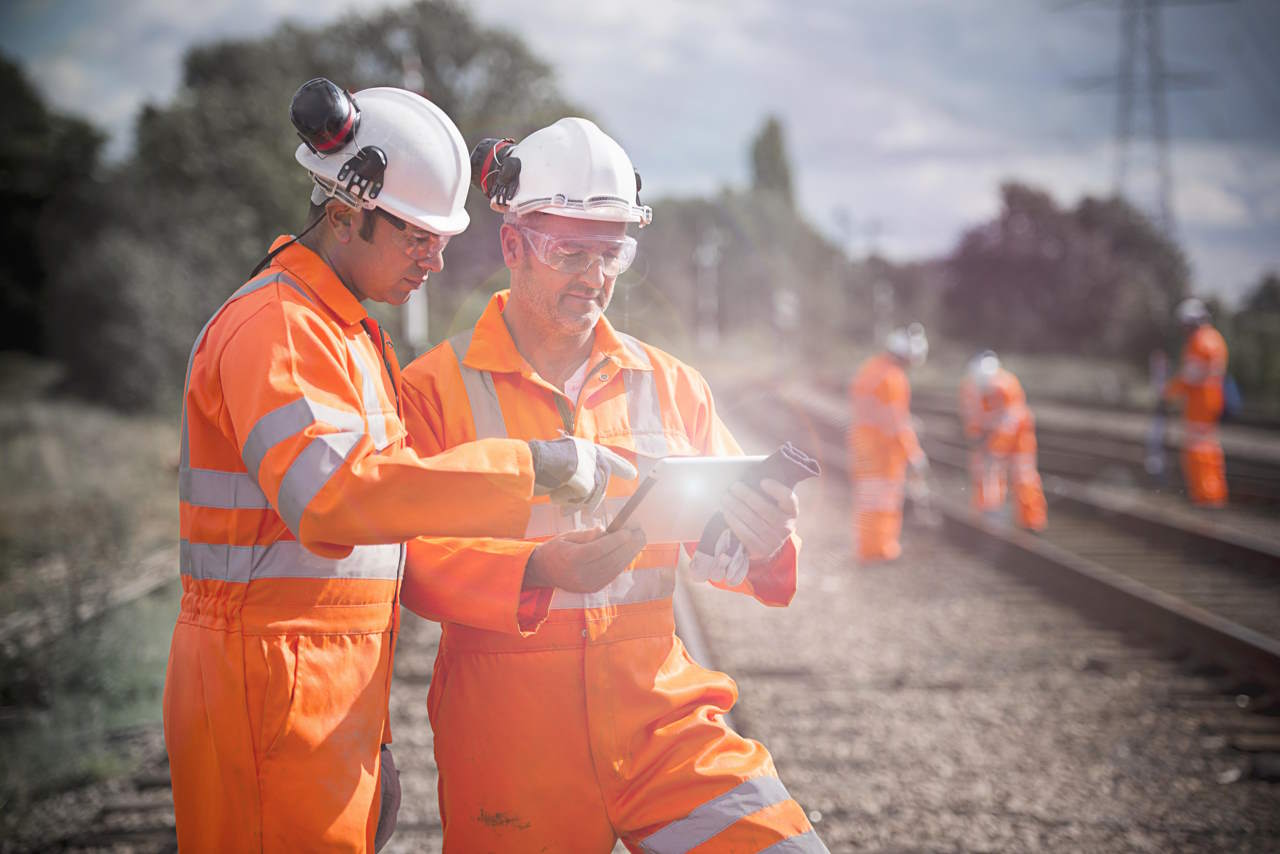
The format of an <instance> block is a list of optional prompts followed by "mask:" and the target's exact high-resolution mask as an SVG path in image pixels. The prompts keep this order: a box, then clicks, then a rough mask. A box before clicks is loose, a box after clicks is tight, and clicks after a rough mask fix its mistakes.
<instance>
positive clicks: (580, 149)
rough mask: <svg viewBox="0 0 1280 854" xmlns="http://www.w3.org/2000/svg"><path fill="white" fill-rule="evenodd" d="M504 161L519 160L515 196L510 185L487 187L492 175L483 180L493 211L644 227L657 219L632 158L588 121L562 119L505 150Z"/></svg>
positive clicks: (482, 183)
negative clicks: (641, 195) (641, 191)
mask: <svg viewBox="0 0 1280 854" xmlns="http://www.w3.org/2000/svg"><path fill="white" fill-rule="evenodd" d="M485 142H486V143H490V144H491V143H493V142H498V140H486V141H485ZM483 145H485V143H481V146H483ZM501 157H502V158H503V159H504V161H507V160H510V159H511V158H512V157H514V158H516V159H517V160H518V162H519V167H518V169H515V170H514V175H512V176H511V180H512V181H513V182H516V186H515V187H514V192H513V191H512V188H511V187H509V186H508V187H503V188H502V190H501V191H500V192H499V191H496V190H495V189H494V188H493V187H492V186H490V185H489V184H488V180H487V179H488V176H480V177H481V179H482V180H481V181H480V182H479V183H480V185H481V189H484V190H485V191H486V192H487V193H488V195H489V197H490V198H491V199H492V202H491V205H492V207H493V209H494V210H499V211H513V212H514V213H515V214H516V215H518V216H522V215H524V214H530V213H534V212H535V211H541V212H542V213H548V214H555V215H556V216H564V217H571V218H573V219H591V220H601V221H606V222H636V223H639V224H640V226H641V227H642V228H643V227H644V226H646V225H648V224H649V223H650V221H652V219H653V209H652V208H650V207H649V206H648V205H641V204H640V203H639V198H638V194H639V189H640V176H639V174H638V173H637V172H636V170H635V167H634V166H632V164H631V158H629V157H627V153H626V152H625V151H623V150H622V146H620V145H618V143H617V142H615V141H614V140H613V138H612V137H610V136H609V135H608V134H606V133H605V132H604V131H602V130H600V128H598V127H596V125H595V123H594V122H591V121H588V120H587V119H579V118H564V119H561V120H560V121H558V122H556V123H555V124H553V125H551V126H550V127H545V128H543V129H542V130H538V131H534V132H533V133H531V134H529V135H528V136H527V137H525V138H524V139H523V140H521V141H520V142H518V143H516V144H515V145H514V146H511V147H509V148H506V149H505V151H504V152H503V153H502V155H501ZM480 159H481V160H482V161H483V159H484V158H483V157H481V158H480ZM507 171H508V173H510V172H511V171H512V170H511V168H510V167H508V168H507Z"/></svg>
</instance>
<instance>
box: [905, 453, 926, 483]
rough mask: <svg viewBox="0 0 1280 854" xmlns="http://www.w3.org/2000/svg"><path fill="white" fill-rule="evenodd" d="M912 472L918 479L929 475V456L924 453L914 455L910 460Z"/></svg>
mask: <svg viewBox="0 0 1280 854" xmlns="http://www.w3.org/2000/svg"><path fill="white" fill-rule="evenodd" d="M910 466H911V473H912V474H913V475H914V476H915V477H916V478H917V479H918V480H924V479H926V478H927V477H928V476H929V458H928V457H926V456H925V455H924V454H921V455H920V456H918V457H913V458H912V459H911V462H910Z"/></svg>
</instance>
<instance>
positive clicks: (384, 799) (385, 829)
mask: <svg viewBox="0 0 1280 854" xmlns="http://www.w3.org/2000/svg"><path fill="white" fill-rule="evenodd" d="M381 760H382V761H381V762H380V763H379V765H380V770H379V772H378V773H379V776H380V778H381V780H382V792H381V795H382V796H381V799H380V800H379V801H378V829H377V830H376V831H374V834H373V850H374V851H375V852H377V851H381V850H382V848H383V846H385V845H386V844H387V842H388V841H390V839H391V835H392V834H393V833H395V832H396V817H397V816H398V815H399V814H400V772H399V771H398V770H396V760H395V757H394V756H392V755H391V748H390V747H387V746H386V745H385V744H384V745H382V754H381Z"/></svg>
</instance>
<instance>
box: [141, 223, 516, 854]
mask: <svg viewBox="0 0 1280 854" xmlns="http://www.w3.org/2000/svg"><path fill="white" fill-rule="evenodd" d="M286 239H287V238H285V237H281V238H278V239H277V240H276V242H275V244H274V246H279V245H280V243H281V242H282V241H284V240H286ZM274 246H273V248H274ZM398 386H399V367H398V366H397V364H396V362H395V356H394V355H393V354H392V353H391V350H390V347H389V344H388V342H387V340H386V338H385V337H384V336H383V335H382V332H381V330H380V329H379V328H378V327H377V325H376V324H375V323H374V322H373V321H372V319H370V318H369V317H368V315H367V314H366V313H365V311H364V309H363V308H362V307H361V305H360V303H359V301H358V300H357V299H356V298H355V297H354V296H353V295H352V294H351V292H350V291H348V290H347V289H346V287H344V286H343V284H342V282H341V281H340V280H339V279H338V278H337V276H336V275H335V274H334V273H333V271H332V270H330V269H329V267H328V266H327V265H326V264H325V263H324V262H323V261H322V260H321V259H320V258H319V256H317V255H315V254H314V253H313V252H311V251H310V250H309V249H306V248H305V247H303V246H301V245H299V244H296V243H295V244H293V245H291V246H289V247H288V248H286V249H285V250H284V251H283V252H281V253H280V254H279V255H278V256H277V257H276V259H275V260H274V262H273V263H272V264H271V266H270V267H268V268H267V269H266V270H265V271H263V273H262V274H261V275H259V276H257V277H256V278H254V279H252V280H251V281H249V282H248V283H247V284H246V285H244V286H243V287H242V288H240V289H239V290H238V291H236V292H235V294H234V295H233V296H232V297H231V298H230V299H229V300H228V301H227V302H226V303H225V304H224V305H223V306H222V308H220V309H219V310H218V311H217V312H216V313H215V314H214V316H213V318H212V319H211V320H210V321H209V323H208V324H207V325H206V326H205V328H204V330H202V331H201V333H200V336H199V337H198V338H197V339H196V343H195V347H194V349H193V350H192V354H191V360H190V362H189V364H188V369H187V383H186V391H185V394H184V408H183V424H182V448H181V458H180V459H181V462H180V471H179V481H180V485H179V493H180V495H179V499H180V503H179V514H180V525H181V537H182V540H181V549H180V553H181V573H182V588H183V593H182V604H181V611H180V613H179V616H178V621H177V626H176V628H175V629H174V633H173V643H172V646H171V649H170V653H169V666H168V673H167V675H166V678H165V692H164V733H165V745H166V747H167V748H168V752H169V765H170V773H171V776H172V780H173V800H174V812H175V815H176V818H177V831H178V844H179V846H180V847H181V849H182V850H183V851H184V852H193V851H216V852H227V851H354V852H363V851H372V850H373V834H374V831H375V829H376V825H377V814H378V809H377V807H378V800H379V788H378V787H379V754H380V744H381V743H382V742H384V741H389V740H390V731H389V728H388V727H387V699H388V692H389V690H390V684H391V659H392V650H393V645H394V636H395V635H394V633H395V630H396V627H397V619H398V616H397V615H398V611H399V608H398V606H397V604H396V603H397V599H398V596H399V586H400V579H401V576H402V568H403V555H404V546H403V545H402V543H403V542H404V541H406V540H408V539H410V538H412V537H414V536H415V535H418V534H423V533H433V534H444V535H452V534H456V535H472V534H481V533H490V534H496V535H518V534H520V533H522V532H523V531H524V529H525V526H526V524H527V520H528V516H529V505H528V502H529V499H530V497H531V496H532V494H533V480H534V474H533V469H532V460H531V457H530V454H529V450H528V446H527V444H526V443H525V442H514V441H488V442H483V443H478V444H471V445H467V446H465V447H461V448H458V449H456V450H453V451H450V452H448V453H444V454H440V455H439V456H435V457H433V458H430V459H424V458H422V457H420V456H418V454H416V453H415V452H414V451H413V450H411V449H409V448H408V447H407V446H406V442H405V429H404V426H403V421H402V419H401V417H400V415H399V413H398V409H399V407H398V406H397V402H398V400H399V396H400V395H399V391H400V390H399V388H398Z"/></svg>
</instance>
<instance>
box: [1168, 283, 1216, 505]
mask: <svg viewBox="0 0 1280 854" xmlns="http://www.w3.org/2000/svg"><path fill="white" fill-rule="evenodd" d="M1177 313H1178V322H1179V323H1180V324H1182V328H1183V330H1184V331H1185V332H1186V334H1187V343H1186V345H1185V346H1184V347H1183V350H1182V364H1181V365H1180V366H1179V368H1178V374H1177V376H1175V377H1174V378H1173V379H1172V380H1170V381H1169V383H1168V384H1167V385H1166V386H1165V389H1164V400H1166V401H1176V400H1179V399H1181V400H1182V401H1183V410H1182V478H1183V480H1184V481H1186V484H1187V492H1188V494H1189V495H1190V496H1191V500H1192V501H1193V502H1195V503H1196V504H1198V505H1200V506H1202V507H1222V506H1224V505H1225V504H1226V503H1227V478H1226V472H1225V467H1224V465H1223V459H1222V443H1221V441H1220V440H1219V437H1218V421H1219V420H1220V419H1221V418H1222V405H1223V397H1222V384H1223V380H1224V379H1225V377H1226V373H1227V342H1226V341H1224V340H1223V338H1222V335H1221V333H1219V332H1218V330H1216V329H1214V328H1213V324H1212V323H1211V322H1210V321H1211V318H1210V317H1209V310H1208V309H1207V308H1206V307H1205V304H1204V303H1202V302H1201V301H1200V300H1198V299H1195V298H1194V297H1192V298H1190V299H1185V300H1183V301H1182V302H1181V303H1179V305H1178V309H1177Z"/></svg>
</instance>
